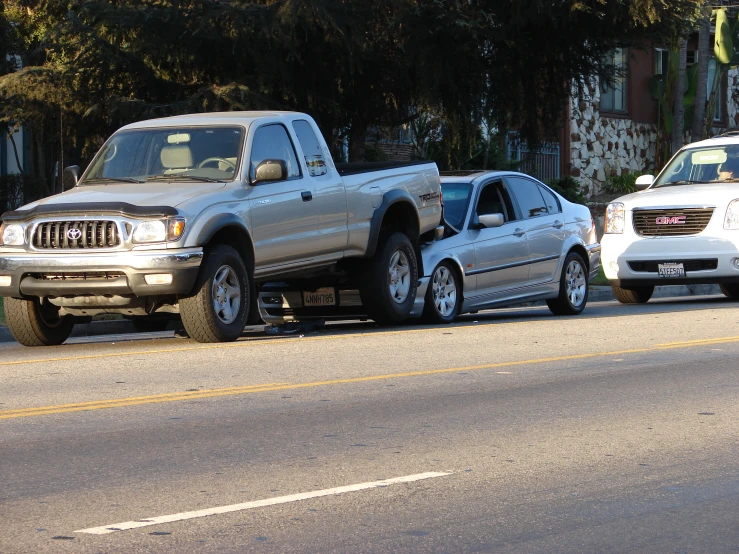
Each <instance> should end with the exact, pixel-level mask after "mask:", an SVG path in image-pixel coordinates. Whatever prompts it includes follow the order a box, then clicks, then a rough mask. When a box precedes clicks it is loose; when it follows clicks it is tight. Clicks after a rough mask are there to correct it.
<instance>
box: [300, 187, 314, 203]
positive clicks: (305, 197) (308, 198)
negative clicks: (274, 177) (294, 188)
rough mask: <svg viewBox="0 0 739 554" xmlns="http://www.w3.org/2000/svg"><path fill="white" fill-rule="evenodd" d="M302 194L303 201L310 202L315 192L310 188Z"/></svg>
mask: <svg viewBox="0 0 739 554" xmlns="http://www.w3.org/2000/svg"><path fill="white" fill-rule="evenodd" d="M300 196H302V197H303V202H310V201H311V200H313V193H312V192H311V191H309V190H304V191H303V192H301V193H300Z"/></svg>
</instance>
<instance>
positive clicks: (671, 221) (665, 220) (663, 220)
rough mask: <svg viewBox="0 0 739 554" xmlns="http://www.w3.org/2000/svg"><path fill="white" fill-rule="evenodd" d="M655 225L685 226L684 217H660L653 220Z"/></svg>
mask: <svg viewBox="0 0 739 554" xmlns="http://www.w3.org/2000/svg"><path fill="white" fill-rule="evenodd" d="M654 223H655V224H656V225H685V216H684V215H676V216H674V217H668V216H662V217H658V218H657V219H655V220H654Z"/></svg>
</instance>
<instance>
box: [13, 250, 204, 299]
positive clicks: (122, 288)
mask: <svg viewBox="0 0 739 554" xmlns="http://www.w3.org/2000/svg"><path fill="white" fill-rule="evenodd" d="M202 260H203V249H202V248H183V249H178V250H142V251H126V252H120V251H119V252H105V253H97V252H90V253H84V254H81V253H79V254H78V253H75V254H66V253H65V254H60V253H54V254H37V253H21V252H19V253H15V252H12V253H10V252H9V253H3V252H0V277H7V276H9V277H10V284H9V285H8V286H0V296H12V297H15V298H23V297H29V296H39V297H42V296H76V295H84V294H92V295H118V296H122V295H134V296H153V295H173V294H174V295H178V294H188V293H190V292H191V291H192V288H193V286H194V284H195V279H196V278H197V274H198V269H199V268H200V263H201V262H202ZM153 274H169V275H171V276H172V280H171V282H170V283H168V284H161V285H150V284H148V283H147V282H146V279H145V277H146V276H147V275H153Z"/></svg>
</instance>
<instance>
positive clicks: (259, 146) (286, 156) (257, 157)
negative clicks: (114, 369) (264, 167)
mask: <svg viewBox="0 0 739 554" xmlns="http://www.w3.org/2000/svg"><path fill="white" fill-rule="evenodd" d="M264 160H283V161H284V162H285V163H286V164H287V178H288V179H295V178H298V177H300V175H301V173H300V165H299V164H298V157H297V155H296V154H295V147H294V146H293V143H292V141H291V140H290V136H289V135H288V134H287V130H286V129H285V128H284V127H283V126H282V125H279V124H275V125H265V126H264V127H260V128H259V129H257V132H256V133H254V143H253V146H252V150H251V165H250V169H249V175H250V177H251V179H252V180H254V179H255V177H256V171H257V166H258V165H259V164H260V163H262V162H263V161H264Z"/></svg>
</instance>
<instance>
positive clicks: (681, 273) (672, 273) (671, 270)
mask: <svg viewBox="0 0 739 554" xmlns="http://www.w3.org/2000/svg"><path fill="white" fill-rule="evenodd" d="M657 272H658V273H659V276H660V277H668V278H669V277H685V268H684V267H683V264H682V262H680V263H667V264H657Z"/></svg>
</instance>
